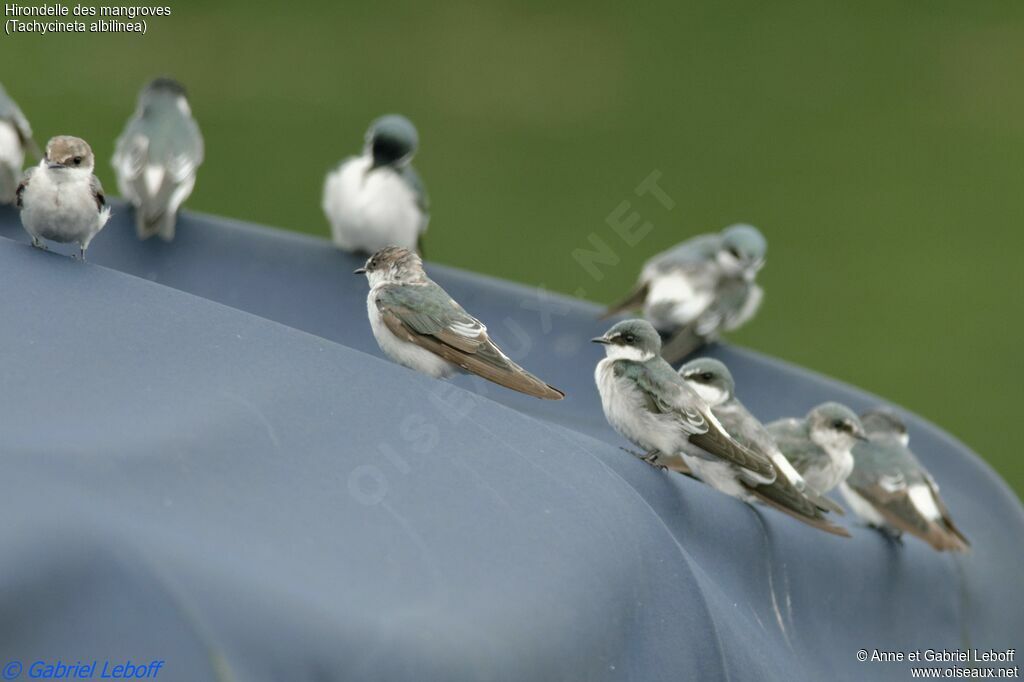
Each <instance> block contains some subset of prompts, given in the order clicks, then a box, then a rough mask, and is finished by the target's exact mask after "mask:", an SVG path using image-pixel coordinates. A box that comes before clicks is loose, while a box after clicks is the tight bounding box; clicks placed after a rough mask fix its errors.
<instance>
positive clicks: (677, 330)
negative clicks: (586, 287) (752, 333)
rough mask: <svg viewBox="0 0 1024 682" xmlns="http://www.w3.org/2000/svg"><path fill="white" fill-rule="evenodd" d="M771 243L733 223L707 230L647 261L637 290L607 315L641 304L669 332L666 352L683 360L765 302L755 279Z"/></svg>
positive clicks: (748, 227) (751, 229)
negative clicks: (714, 229) (711, 230)
mask: <svg viewBox="0 0 1024 682" xmlns="http://www.w3.org/2000/svg"><path fill="white" fill-rule="evenodd" d="M767 251H768V243H767V241H765V238H764V236H763V235H762V234H761V232H760V231H759V230H758V229H757V228H756V227H753V226H751V225H732V226H730V227H727V228H725V229H724V230H722V231H721V232H720V233H717V234H703V235H699V236H697V237H693V238H692V239H688V240H687V241H685V242H682V243H681V244H678V245H676V246H674V247H673V248H671V249H669V250H668V251H665V252H663V253H660V254H658V255H657V256H654V257H653V258H651V259H650V260H648V261H647V262H646V263H645V264H644V267H643V270H642V271H641V273H640V279H639V281H638V283H637V286H636V288H635V289H634V290H633V292H632V293H631V294H630V295H629V296H627V297H626V298H625V299H624V300H622V301H620V302H619V303H616V304H614V305H612V306H611V307H609V308H608V310H607V311H605V314H604V316H605V317H607V316H610V315H614V314H616V313H619V312H623V311H626V310H631V309H634V308H639V307H642V308H643V311H644V317H645V318H646V319H647V320H648V321H649V322H651V324H653V325H654V326H655V327H656V328H657V329H658V330H659V331H660V332H662V333H664V334H667V335H668V336H669V339H668V341H667V342H666V343H665V345H664V347H663V348H662V355H663V356H664V357H665V359H666V360H668V361H669V362H670V363H675V362H678V361H679V360H682V359H683V358H684V357H686V356H687V355H689V354H690V353H692V352H693V351H695V350H697V349H698V348H700V347H701V346H702V345H704V344H705V343H708V342H710V341H713V340H715V339H716V338H718V336H719V334H721V333H722V332H725V331H732V330H734V329H737V328H739V327H740V326H742V325H743V324H745V323H746V322H747V321H748V320H750V319H751V318H752V317H753V316H754V314H755V313H756V312H757V310H758V308H759V307H760V306H761V300H762V299H763V298H764V292H763V290H762V289H761V287H759V286H758V285H757V283H756V281H755V278H756V277H757V273H758V272H759V271H760V270H761V268H762V267H763V266H764V263H765V255H766V253H767Z"/></svg>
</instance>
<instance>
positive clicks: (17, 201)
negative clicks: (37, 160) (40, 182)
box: [14, 166, 36, 208]
mask: <svg viewBox="0 0 1024 682" xmlns="http://www.w3.org/2000/svg"><path fill="white" fill-rule="evenodd" d="M35 172H36V167H35V166H32V167H31V168H29V169H28V170H26V171H25V175H23V176H22V178H21V182H19V183H18V189H17V190H15V192H14V197H15V198H14V205H15V206H16V207H17V208H24V207H25V206H24V204H23V203H22V199H23V198H24V194H25V188H26V187H28V183H29V182H31V180H32V174H33V173H35Z"/></svg>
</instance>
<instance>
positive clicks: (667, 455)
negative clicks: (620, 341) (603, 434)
mask: <svg viewBox="0 0 1024 682" xmlns="http://www.w3.org/2000/svg"><path fill="white" fill-rule="evenodd" d="M611 350H612V347H611V346H609V347H608V348H607V352H609V353H610V352H611ZM614 362H615V359H614V358H611V357H607V358H605V359H604V360H601V362H599V363H597V368H596V369H595V370H594V382H595V383H596V384H597V390H598V393H600V394H601V407H602V408H603V409H604V416H605V418H606V419H607V420H608V423H609V424H611V425H612V428H614V429H615V430H616V431H618V432H619V433H620V434H622V436H623V437H625V438H626V439H627V440H629V441H631V442H632V443H634V444H635V445H638V446H639V447H641V448H643V449H644V450H658V451H659V452H660V453H661V459H662V460H665V461H669V460H673V459H675V460H676V461H679V455H678V450H679V447H680V443H681V440H682V437H683V431H682V430H681V429H680V427H679V422H678V421H677V420H676V419H675V418H673V417H671V416H669V415H665V414H655V413H653V412H650V411H649V410H648V409H647V403H646V401H645V400H644V397H643V394H642V393H641V392H640V390H639V389H637V387H636V384H635V383H634V382H633V381H631V380H630V379H627V378H625V377H617V376H615V372H614V369H613V363H614Z"/></svg>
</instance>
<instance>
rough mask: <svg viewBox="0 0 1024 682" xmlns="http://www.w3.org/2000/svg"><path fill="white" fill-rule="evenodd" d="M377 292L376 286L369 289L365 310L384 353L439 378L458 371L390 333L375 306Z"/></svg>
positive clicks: (401, 363) (422, 349)
mask: <svg viewBox="0 0 1024 682" xmlns="http://www.w3.org/2000/svg"><path fill="white" fill-rule="evenodd" d="M378 292H379V288H378V287H373V288H372V289H370V294H369V296H367V297H366V312H367V314H368V316H369V318H370V328H371V329H372V330H373V337H374V338H375V339H377V345H378V346H380V349H381V350H382V351H384V354H385V355H387V356H388V357H389V358H391V359H392V360H394V361H395V362H397V363H398V364H400V365H403V366H405V367H408V368H410V369H414V370H416V371H417V372H423V373H424V374H429V375H430V376H432V377H437V378H439V379H443V378H444V377H447V376H451V375H452V374H454V373H455V372H456V371H458V369H459V368H458V367H457V366H456V365H453V364H452V363H450V362H448V361H447V360H445V359H444V358H441V357H438V356H437V355H434V354H433V353H431V352H430V351H428V350H426V349H424V348H420V347H419V346H417V345H416V344H414V343H411V342H409V341H405V340H404V339H400V338H398V337H397V336H395V335H394V334H392V333H391V330H390V329H388V326H387V325H386V324H384V320H383V318H382V317H381V314H380V310H379V309H378V308H377V293H378Z"/></svg>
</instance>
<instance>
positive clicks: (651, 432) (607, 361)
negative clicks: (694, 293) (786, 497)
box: [592, 320, 776, 499]
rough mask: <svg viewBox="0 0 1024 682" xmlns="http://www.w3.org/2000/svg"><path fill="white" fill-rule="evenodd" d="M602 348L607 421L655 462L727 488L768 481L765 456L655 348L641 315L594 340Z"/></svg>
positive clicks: (739, 493) (742, 489) (737, 491)
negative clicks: (731, 430)
mask: <svg viewBox="0 0 1024 682" xmlns="http://www.w3.org/2000/svg"><path fill="white" fill-rule="evenodd" d="M592 341H594V342H595V343H600V344H602V345H604V347H605V358H604V359H603V360H601V361H600V362H598V363H597V369H596V370H595V372H594V381H595V382H596V383H597V390H598V392H599V393H600V394H601V405H602V407H603V408H604V414H605V417H606V418H607V419H608V423H610V424H611V425H612V427H613V428H614V429H615V430H616V431H618V432H619V433H620V434H621V435H622V436H624V437H625V438H627V439H629V440H630V441H632V442H633V443H634V444H636V445H638V446H640V447H641V448H643V449H644V450H646V451H648V452H650V451H655V450H656V451H657V452H658V455H657V460H656V463H657V464H659V465H662V466H665V467H666V468H669V469H673V470H675V471H679V472H681V473H688V474H692V475H693V476H696V477H697V478H699V479H700V480H702V481H703V482H704V483H707V484H708V485H710V486H711V487H713V488H716V489H718V490H720V491H722V492H724V493H726V494H728V495H732V496H734V497H739V498H741V499H742V498H744V496H745V495H748V494H749V491H748V486H756V485H764V484H769V483H772V482H773V481H774V480H775V478H776V472H775V467H774V466H773V465H772V462H771V460H770V459H769V457H768V456H767V455H765V454H763V453H759V452H755V451H753V450H751V449H750V448H748V447H746V446H744V445H742V444H740V443H738V442H737V441H736V439H735V438H733V437H732V435H731V434H730V433H729V432H728V431H727V430H726V428H725V427H724V426H723V425H722V423H721V422H720V421H719V420H718V418H717V417H716V416H715V415H714V413H713V412H712V411H711V407H710V406H709V405H708V403H707V402H706V401H705V400H704V399H703V398H701V397H700V395H698V394H697V392H696V391H694V390H693V389H692V388H691V387H690V385H689V384H687V383H686V382H685V381H684V380H683V378H682V377H680V376H679V375H678V374H676V372H675V370H673V369H672V367H671V365H669V364H668V363H667V362H665V360H664V359H662V357H661V356H660V355H659V352H660V351H661V337H659V336H658V332H657V331H656V330H655V329H654V327H652V326H651V325H650V323H648V322H646V321H644V320H625V321H623V322H619V323H618V324H616V325H615V326H613V327H612V328H611V329H609V330H608V331H607V332H605V334H604V335H603V336H599V337H597V338H596V339H592Z"/></svg>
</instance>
